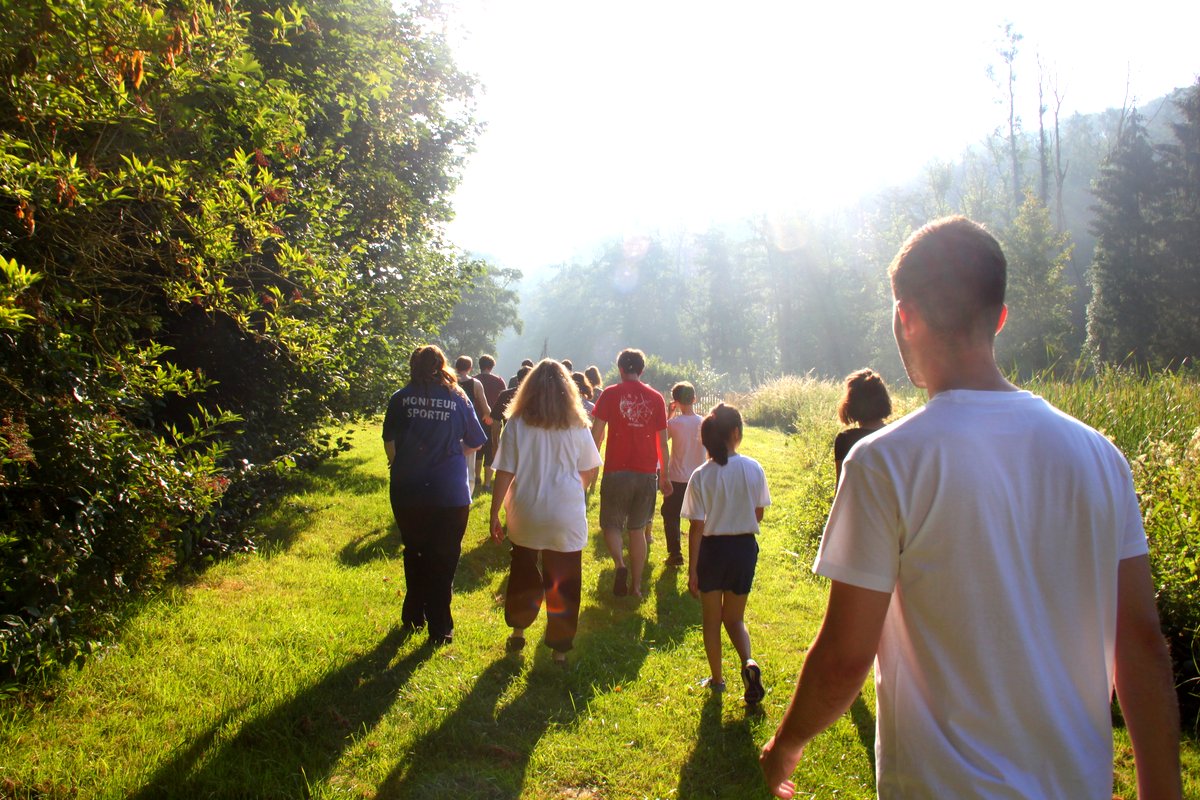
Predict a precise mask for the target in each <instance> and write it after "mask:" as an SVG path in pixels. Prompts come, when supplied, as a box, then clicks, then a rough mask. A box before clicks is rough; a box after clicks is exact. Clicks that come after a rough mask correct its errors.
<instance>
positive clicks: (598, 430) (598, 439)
mask: <svg viewBox="0 0 1200 800" xmlns="http://www.w3.org/2000/svg"><path fill="white" fill-rule="evenodd" d="M606 425H607V423H606V422H605V421H604V420H602V419H600V418H596V419H594V420H592V441H594V442H595V443H596V449H597V450H600V445H602V444H604V428H605V426H606ZM600 452H604V451H603V450H601V451H600Z"/></svg>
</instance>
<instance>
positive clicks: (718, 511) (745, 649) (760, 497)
mask: <svg viewBox="0 0 1200 800" xmlns="http://www.w3.org/2000/svg"><path fill="white" fill-rule="evenodd" d="M700 441H701V442H703V443H704V449H705V450H707V451H708V461H707V462H705V463H704V464H703V465H701V466H700V467H699V468H698V469H697V470H696V471H695V472H693V473H692V477H691V479H690V480H689V481H688V485H687V491H685V492H684V495H683V508H682V509H681V512H680V516H682V517H683V518H684V519H687V520H690V521H691V526H690V528H689V531H688V589H689V590H690V591H691V593H692V595H693V596H694V597H698V598H700V607H701V618H702V621H703V631H704V652H705V654H706V655H707V656H708V667H709V678H708V679H707V680H706V681H705V683H706V685H707V686H708V687H709V688H710V689H712V690H713V691H717V692H719V691H723V690H724V689H725V681H724V679H723V677H722V670H721V627H722V626H724V628H725V631H726V633H728V634H729V640H730V642H732V644H733V647H734V649H735V650H737V654H738V659H739V660H740V663H741V672H742V683H743V685H744V688H745V693H744V695H743V697H744V699H745V701H746V704H747V705H757V704H758V703H759V702H760V701H761V700H762V699H763V695H764V694H765V692H764V690H763V685H762V671H761V670H760V669H759V666H758V664H757V663H756V662H755V661H754V659H753V658H751V655H750V632H749V631H748V630H747V629H746V622H745V612H746V601H747V600H748V599H749V597H750V587H751V585H752V584H753V582H754V568H755V566H756V565H757V563H758V541H757V534H758V523H760V522H762V518H763V509H764V508H765V507H766V506H769V505H770V504H771V494H770V492H769V491H768V490H767V476H766V474H765V473H764V472H763V468H762V467H761V466H760V465H759V463H758V462H757V461H755V460H754V459H752V458H746V457H745V456H743V455H739V454H738V452H737V449H738V445H740V444H741V443H742V415H741V413H740V412H738V410H737V409H736V408H734V407H733V406H727V405H725V404H724V403H720V404H718V405H717V407H716V408H714V409H713V410H712V411H711V412H710V413H709V415H708V416H707V417H705V418H704V421H703V422H702V423H700Z"/></svg>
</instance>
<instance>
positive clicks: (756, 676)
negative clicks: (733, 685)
mask: <svg viewBox="0 0 1200 800" xmlns="http://www.w3.org/2000/svg"><path fill="white" fill-rule="evenodd" d="M742 683H743V684H744V685H745V687H746V692H745V694H743V695H742V698H743V699H744V700H745V701H746V705H748V706H756V705H758V704H759V703H761V702H762V699H763V698H764V697H766V696H767V690H766V689H764V688H763V685H762V670H761V669H759V667H758V664H757V663H755V661H754V659H752V658H750V659H746V666H744V667H742Z"/></svg>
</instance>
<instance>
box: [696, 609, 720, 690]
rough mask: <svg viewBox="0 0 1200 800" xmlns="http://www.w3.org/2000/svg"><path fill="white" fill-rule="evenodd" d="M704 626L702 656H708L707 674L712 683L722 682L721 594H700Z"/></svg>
mask: <svg viewBox="0 0 1200 800" xmlns="http://www.w3.org/2000/svg"><path fill="white" fill-rule="evenodd" d="M700 609H701V618H702V619H703V624H704V655H706V656H708V674H709V675H711V676H712V680H713V682H714V683H720V682H721V681H723V680H724V678H722V676H721V675H722V673H721V616H722V615H721V592H702V593H701V594H700Z"/></svg>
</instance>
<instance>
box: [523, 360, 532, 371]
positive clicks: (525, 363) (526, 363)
mask: <svg viewBox="0 0 1200 800" xmlns="http://www.w3.org/2000/svg"><path fill="white" fill-rule="evenodd" d="M521 366H522V367H529V368H530V369H533V359H532V358H523V359H521Z"/></svg>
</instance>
